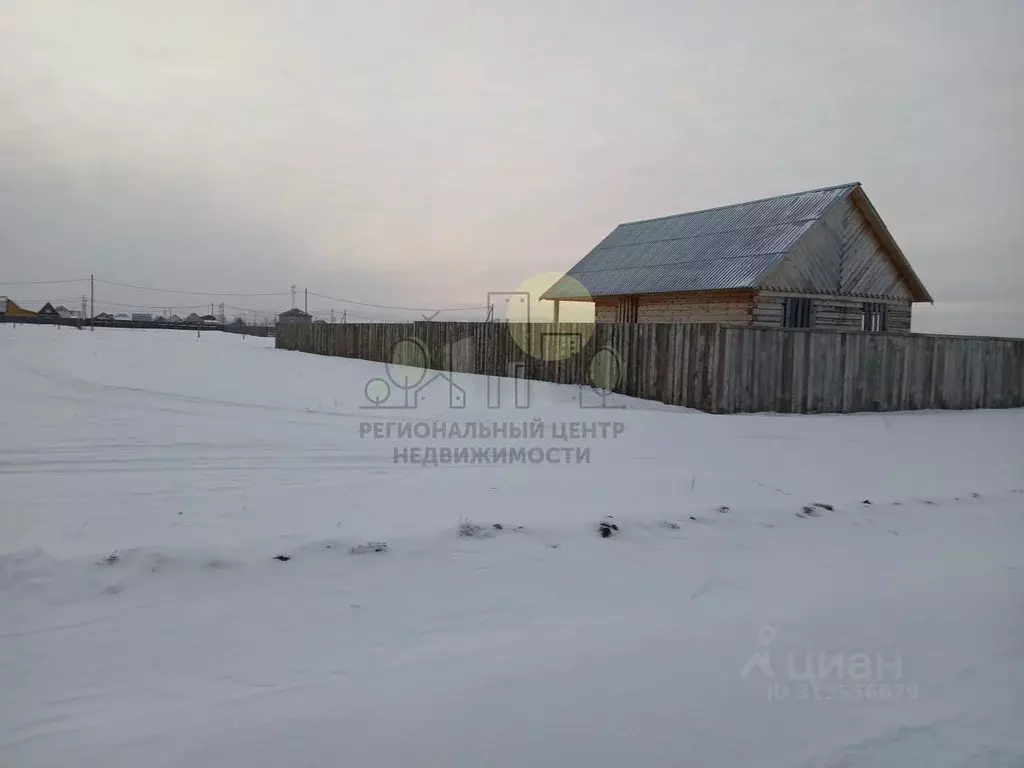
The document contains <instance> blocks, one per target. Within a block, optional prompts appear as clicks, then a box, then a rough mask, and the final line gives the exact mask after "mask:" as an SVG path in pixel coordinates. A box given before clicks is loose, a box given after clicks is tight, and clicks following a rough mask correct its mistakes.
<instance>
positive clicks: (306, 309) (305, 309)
mask: <svg viewBox="0 0 1024 768" xmlns="http://www.w3.org/2000/svg"><path fill="white" fill-rule="evenodd" d="M302 311H303V312H305V313H306V314H307V315H308V314H309V288H306V304H305V306H304V307H303V308H302Z"/></svg>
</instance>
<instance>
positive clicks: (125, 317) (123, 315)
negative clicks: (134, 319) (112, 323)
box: [114, 312, 131, 320]
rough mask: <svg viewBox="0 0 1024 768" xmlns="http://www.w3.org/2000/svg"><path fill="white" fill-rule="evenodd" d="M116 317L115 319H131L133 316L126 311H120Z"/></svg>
mask: <svg viewBox="0 0 1024 768" xmlns="http://www.w3.org/2000/svg"><path fill="white" fill-rule="evenodd" d="M114 319H115V320H131V317H129V316H128V315H126V314H125V313H124V312H119V313H118V314H116V315H114Z"/></svg>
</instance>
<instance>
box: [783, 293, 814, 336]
mask: <svg viewBox="0 0 1024 768" xmlns="http://www.w3.org/2000/svg"><path fill="white" fill-rule="evenodd" d="M782 327H783V328H810V327H811V300H810V299H796V298H793V297H789V298H786V299H784V300H783V304H782Z"/></svg>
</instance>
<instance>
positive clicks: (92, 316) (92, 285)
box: [89, 275, 96, 331]
mask: <svg viewBox="0 0 1024 768" xmlns="http://www.w3.org/2000/svg"><path fill="white" fill-rule="evenodd" d="M89 295H90V297H91V298H92V309H90V311H89V320H90V321H91V322H90V323H89V325H90V327H91V328H92V330H94V331H95V330H96V275H89Z"/></svg>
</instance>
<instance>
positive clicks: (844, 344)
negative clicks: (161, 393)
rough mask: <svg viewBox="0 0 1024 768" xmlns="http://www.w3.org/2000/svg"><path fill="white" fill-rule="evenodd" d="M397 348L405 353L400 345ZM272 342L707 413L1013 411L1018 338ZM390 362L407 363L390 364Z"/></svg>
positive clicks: (582, 332) (701, 330) (542, 327)
mask: <svg viewBox="0 0 1024 768" xmlns="http://www.w3.org/2000/svg"><path fill="white" fill-rule="evenodd" d="M410 340H411V341H412V343H413V344H414V345H415V346H410V345H409V344H408V343H406V344H405V345H404V346H399V345H401V344H402V342H409V341H410ZM276 343H277V346H278V348H280V349H290V350H297V351H301V352H314V353H316V354H321V355H333V356H339V357H353V358H359V359H362V360H372V361H375V362H382V363H404V364H416V363H418V364H420V365H423V364H424V363H425V364H426V367H430V368H434V369H437V370H443V371H450V372H454V373H474V374H484V375H487V376H503V377H509V376H512V377H517V378H527V379H534V380H538V381H551V382H556V383H560V384H573V385H581V384H582V385H592V384H594V383H595V382H597V383H600V384H602V385H604V384H612V386H610V389H612V390H613V391H615V392H619V393H622V394H626V395H632V396H634V397H640V398H645V399H649V400H660V401H662V402H665V403H670V404H673V405H684V406H689V407H691V408H699V409H701V410H704V411H710V412H713V413H751V412H759V411H777V412H780V413H839V412H852V411H893V410H917V409H925V408H929V409H931V408H936V409H938V408H942V409H963V408H1013V407H1021V406H1024V340H1022V339H996V338H983V337H964V336H928V335H921V334H909V335H908V334H885V333H860V332H854V331H807V330H788V329H787V330H783V329H758V328H740V327H730V326H722V325H715V324H711V323H699V324H669V323H599V324H597V325H588V324H574V323H561V324H558V325H555V324H551V323H531V324H526V323H522V324H515V323H512V324H505V323H439V322H416V323H390V324H385V323H365V324H345V325H324V324H319V323H318V324H311V325H289V326H281V327H280V328H279V329H278V332H277V342H276ZM401 350H404V351H403V352H402V354H403V355H405V356H406V357H408V356H409V355H410V354H411V355H412V357H415V358H418V359H416V360H411V359H401V360H400V359H398V358H396V354H398V352H399V351H401ZM599 355H600V356H599ZM609 377H610V379H609Z"/></svg>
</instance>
